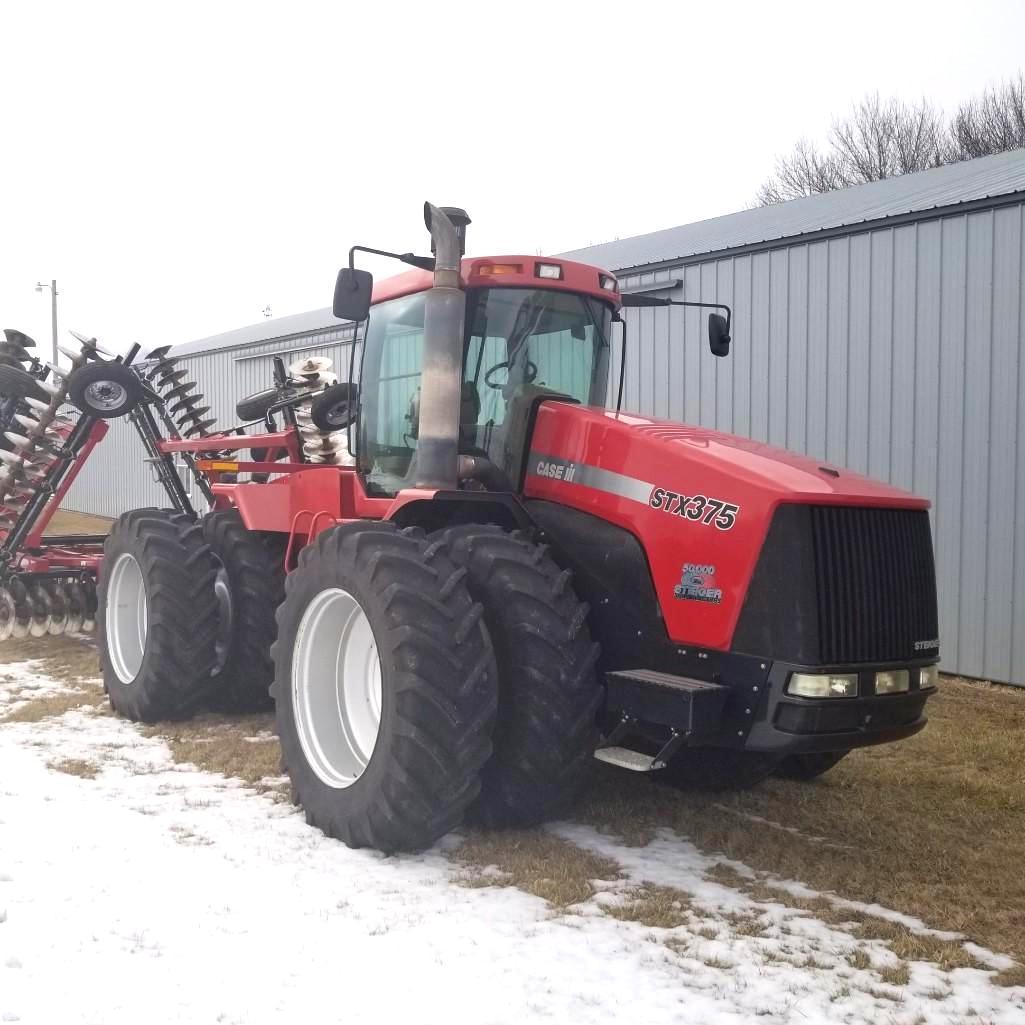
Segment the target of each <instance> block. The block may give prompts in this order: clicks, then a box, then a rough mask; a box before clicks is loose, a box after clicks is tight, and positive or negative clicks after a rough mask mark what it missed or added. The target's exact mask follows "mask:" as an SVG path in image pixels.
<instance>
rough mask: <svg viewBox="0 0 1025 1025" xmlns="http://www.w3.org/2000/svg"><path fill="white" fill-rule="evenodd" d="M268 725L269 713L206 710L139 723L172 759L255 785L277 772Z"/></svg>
mask: <svg viewBox="0 0 1025 1025" xmlns="http://www.w3.org/2000/svg"><path fill="white" fill-rule="evenodd" d="M272 727H273V717H272V716H271V715H270V714H269V713H267V714H260V715H238V716H226V715H220V714H216V713H207V714H204V715H200V716H197V717H196V718H195V719H190V720H188V721H187V722H175V723H159V724H158V725H156V726H143V727H142V732H143V734H144V735H145V736H147V737H159V738H160V739H161V740H164V741H166V743H167V746H168V747H169V748H170V749H171V757H172V758H173V759H174V760H175V761H176V762H182V763H187V764H189V765H195V766H196V768H198V769H204V770H206V771H207V772H218V773H220V774H221V775H223V776H233V777H234V778H235V779H240V780H242V781H243V782H245V783H248V784H250V785H251V786H257V785H259V784H260V782H261V780H264V779H267V778H269V777H276V776H278V775H279V774H280V772H281V748H280V746H279V744H278V740H277V737H274V736H272V735H269V733H268V731H269V730H270V729H271V728H272Z"/></svg>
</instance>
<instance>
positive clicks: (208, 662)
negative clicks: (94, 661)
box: [98, 509, 217, 722]
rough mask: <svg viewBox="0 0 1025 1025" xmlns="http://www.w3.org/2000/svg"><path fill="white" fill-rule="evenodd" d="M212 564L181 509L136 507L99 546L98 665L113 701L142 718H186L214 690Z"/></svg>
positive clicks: (128, 714)
mask: <svg viewBox="0 0 1025 1025" xmlns="http://www.w3.org/2000/svg"><path fill="white" fill-rule="evenodd" d="M215 576H216V566H215V563H214V560H213V558H212V556H211V554H210V547H209V545H207V544H206V542H205V541H204V540H203V530H202V528H201V527H200V526H199V524H197V523H196V522H194V521H193V520H192V519H190V518H189V517H188V516H185V515H183V514H182V513H176V512H168V511H164V510H159V509H136V510H134V511H133V512H127V513H125V514H124V515H123V516H121V517H120V518H119V519H118V520H117V521H116V522H115V523H114V526H113V527H112V528H111V531H110V533H109V534H108V535H107V539H106V541H105V542H104V544H103V570H102V573H101V575H100V585H99V591H98V622H99V632H100V665H101V668H102V670H103V684H104V688H105V689H106V691H107V694H108V696H109V698H110V703H111V706H112V707H113V709H114V711H115V712H117V713H118V714H119V715H123V716H125V717H126V718H128V719H134V720H136V721H139V722H159V721H160V720H162V719H186V718H188V717H189V716H190V715H192V714H193V713H194V712H195V711H196V708H197V707H198V706H199V705H200V704H201V703H202V702H203V701H204V699H205V698H206V697H207V695H208V694H209V692H210V688H211V673H212V671H213V668H214V664H215V662H216V642H217V599H216V597H215V594H214V578H215Z"/></svg>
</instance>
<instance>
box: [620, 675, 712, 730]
mask: <svg viewBox="0 0 1025 1025" xmlns="http://www.w3.org/2000/svg"><path fill="white" fill-rule="evenodd" d="M605 682H606V685H607V687H608V703H609V707H610V708H614V709H617V710H618V711H619V712H621V713H623V714H625V715H628V716H630V717H632V718H634V719H637V720H639V721H641V722H648V723H657V724H659V725H661V726H670V727H672V728H673V729H675V730H677V731H678V732H679V733H680V734H681V735H682V736H683V737H685V738H686V739H687V740H693V739H697V738H700V737H708V736H711V735H713V734H715V733H717V732H718V731H719V728H720V724H721V722H722V714H723V709H724V707H725V705H726V698H727V697H728V696H729V693H730V689H729V688H728V687H723V686H722V685H721V684H718V683H709V682H708V681H707V680H695V679H692V678H691V677H689V676H675V675H673V674H672V673H662V672H658V671H657V670H654V669H621V670H616V671H614V672H610V673H606V674H605Z"/></svg>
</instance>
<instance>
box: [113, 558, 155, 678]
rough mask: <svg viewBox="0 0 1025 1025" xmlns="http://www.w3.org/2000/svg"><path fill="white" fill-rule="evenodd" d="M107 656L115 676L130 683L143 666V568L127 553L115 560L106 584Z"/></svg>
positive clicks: (144, 603)
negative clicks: (107, 584) (108, 581)
mask: <svg viewBox="0 0 1025 1025" xmlns="http://www.w3.org/2000/svg"><path fill="white" fill-rule="evenodd" d="M106 618H107V655H108V656H109V658H110V665H111V668H112V669H113V670H114V675H115V676H116V677H117V678H118V679H119V680H120V681H121V682H122V683H123V684H125V685H128V684H130V683H131V682H132V681H133V680H134V679H135V678H136V676H138V675H139V670H140V669H141V668H142V658H143V655H144V654H145V652H146V628H147V623H148V613H147V606H146V585H145V584H144V583H143V580H142V569H141V568H140V567H139V564H138V563H137V562H136V561H135V557H134V556H133V555H129V554H128V553H127V552H125V553H124V554H122V555H119V556H118V557H117V559H115V561H114V568H113V569H112V570H111V571H110V584H109V586H108V587H107V617H106Z"/></svg>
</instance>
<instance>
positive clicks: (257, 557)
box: [202, 509, 285, 712]
mask: <svg viewBox="0 0 1025 1025" xmlns="http://www.w3.org/2000/svg"><path fill="white" fill-rule="evenodd" d="M202 523H203V536H204V538H205V539H206V543H207V544H208V545H209V546H210V550H211V551H212V552H213V556H214V559H215V561H216V562H217V564H218V565H217V580H216V583H215V591H216V593H217V601H218V623H219V632H218V637H217V665H216V666H215V668H214V685H213V691H212V693H211V702H212V704H214V705H215V706H216V707H217V708H218V709H220V710H223V711H230V712H262V711H265V710H266V709H268V708H270V706H271V703H272V702H271V696H270V687H271V684H272V683H273V682H274V661H273V659H272V658H271V654H270V649H271V645H272V644H273V643H274V638H275V637H276V636H277V632H278V624H277V620H276V619H275V618H274V614H275V613H276V612H277V609H278V606H279V605H280V604H281V602H282V601H283V600H284V597H285V564H284V557H283V554H284V553H283V551H281V550H280V549H281V544H280V542H279V541H278V538H283V537H284V536H285V535H283V534H265V533H261V532H260V531H255V530H249V529H248V528H247V527H246V525H245V524H244V523H243V522H242V516H241V514H240V513H239V511H238V510H237V509H224V510H218V511H216V512H212V513H208V514H207V515H206V516H204V517H203V521H202Z"/></svg>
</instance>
